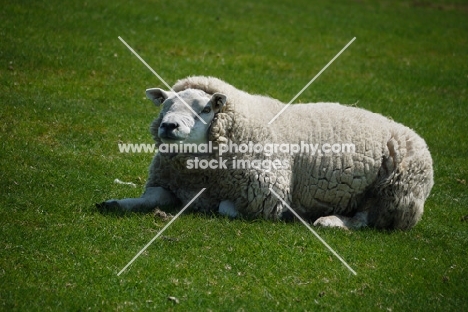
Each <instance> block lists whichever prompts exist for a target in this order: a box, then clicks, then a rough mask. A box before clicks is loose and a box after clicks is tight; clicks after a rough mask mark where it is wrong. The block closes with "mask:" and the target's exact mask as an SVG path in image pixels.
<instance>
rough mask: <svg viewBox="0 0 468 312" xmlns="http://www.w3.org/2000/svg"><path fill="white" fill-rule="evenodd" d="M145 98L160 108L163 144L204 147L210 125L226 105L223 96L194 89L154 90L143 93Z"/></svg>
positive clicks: (159, 131)
mask: <svg viewBox="0 0 468 312" xmlns="http://www.w3.org/2000/svg"><path fill="white" fill-rule="evenodd" d="M146 96H147V97H148V98H149V99H150V100H152V101H153V102H154V103H155V104H156V105H157V106H159V105H161V104H162V105H163V107H162V109H161V112H160V115H159V119H160V120H161V122H160V124H159V128H158V137H159V138H160V140H161V141H162V142H163V143H175V142H183V143H195V144H202V143H207V142H208V131H209V128H210V125H211V122H212V120H213V118H214V116H215V115H216V114H217V113H218V112H219V111H220V110H221V108H222V107H223V105H224V104H225V103H226V96H225V95H224V94H220V93H215V94H213V95H209V94H207V93H205V92H203V91H201V90H195V89H187V90H184V91H181V92H178V93H175V92H169V91H164V90H162V89H159V88H153V89H148V90H146ZM201 119H202V120H203V121H204V122H202V121H201Z"/></svg>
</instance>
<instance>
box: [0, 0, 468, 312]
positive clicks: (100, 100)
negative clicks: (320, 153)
mask: <svg viewBox="0 0 468 312" xmlns="http://www.w3.org/2000/svg"><path fill="white" fill-rule="evenodd" d="M467 17H468V4H466V2H464V1H455V0H454V1H436V2H431V1H383V0H382V1H367V0H362V1H344V0H343V1H341V0H339V1H313V2H312V1H306V0H293V1H287V2H286V1H279V0H269V1H266V0H260V1H244V0H239V1H230V2H227V1H225V2H224V3H222V2H220V1H200V0H194V1H179V0H174V1H149V0H147V1H121V0H112V1H110V0H105V1H57V0H49V1H21V0H20V1H10V2H7V1H2V5H1V8H0V20H1V21H2V22H1V24H0V25H1V26H0V38H1V39H0V101H1V105H2V106H1V110H0V127H1V131H0V142H1V148H0V183H1V187H0V189H1V192H0V235H1V240H0V310H3V311H15V310H18V311H48V310H52V311H85V310H92V311H109V310H110V311H114V310H117V311H142V310H156V311H165V310H173V311H315V310H321V311H339V310H340V311H425V312H426V311H466V310H468V263H467V259H468V221H467V219H468V217H467V215H468V208H467V207H468V185H467V182H466V181H467V180H468V162H467V160H468V143H467V141H468V140H467V134H468V122H467V120H468V94H467V93H468V92H467V90H468V23H467ZM118 36H121V37H122V38H123V39H124V40H126V41H127V42H128V43H129V44H130V45H131V46H132V47H133V48H134V49H135V50H136V51H137V52H138V53H139V54H140V55H141V56H142V57H143V58H144V59H145V60H146V61H147V62H148V63H149V64H150V65H151V66H152V67H153V68H154V69H155V70H156V71H157V72H158V73H159V74H160V75H161V76H162V77H163V78H164V79H165V80H166V81H167V82H168V83H169V84H173V83H174V82H175V81H176V80H177V79H180V78H183V77H186V76H188V75H210V76H215V77H219V78H221V79H223V80H225V81H227V82H229V83H231V84H233V85H234V86H236V87H238V88H239V89H243V90H245V91H248V92H250V93H256V94H265V95H269V96H272V97H275V98H278V99H280V100H282V101H284V102H288V101H289V100H290V99H291V98H293V96H294V95H296V93H297V92H298V91H299V90H301V89H302V87H303V86H304V85H305V84H306V83H307V82H308V81H309V80H310V79H311V78H312V77H314V76H315V75H316V74H317V73H318V72H319V71H320V70H321V69H322V68H323V66H325V65H326V64H327V63H328V62H329V60H330V59H332V58H333V57H334V56H335V54H336V53H337V52H338V51H340V50H341V49H342V48H343V47H344V46H345V45H346V43H348V42H349V41H350V40H351V39H352V38H353V37H356V38H357V39H356V41H355V42H354V43H353V44H352V45H351V46H350V47H349V48H348V49H347V50H346V51H345V52H344V53H343V54H342V55H341V56H340V57H339V58H338V59H337V60H336V61H335V62H334V63H333V64H332V65H331V66H330V67H329V68H328V69H327V70H326V71H325V72H324V73H323V74H322V75H321V76H320V77H319V78H318V79H317V80H316V81H315V82H314V83H313V84H312V85H311V86H310V87H309V88H308V89H307V90H306V91H305V92H304V93H303V94H302V95H301V97H300V98H299V99H298V100H297V102H318V101H333V102H341V103H349V104H354V103H357V104H356V105H357V106H359V107H363V108H366V109H369V110H372V111H374V112H378V113H381V114H383V115H386V116H389V117H391V118H393V119H394V120H396V121H398V122H401V123H403V124H405V125H407V126H409V127H411V128H413V129H415V130H416V131H417V132H418V133H419V134H420V135H421V136H422V137H424V138H425V139H426V141H427V143H428V145H429V147H430V150H431V152H432V155H433V160H434V171H435V186H434V188H433V191H432V194H431V196H430V197H429V199H428V201H427V203H426V206H425V214H424V216H423V220H422V221H421V222H420V223H419V224H418V225H417V226H416V227H415V228H413V229H412V230H411V231H408V232H382V231H376V230H372V229H364V230H360V231H354V232H347V231H342V230H336V229H317V232H318V233H319V235H320V236H321V237H322V238H323V239H324V240H325V241H327V242H328V244H329V245H331V246H332V247H333V248H334V249H335V250H336V251H337V252H338V253H339V254H340V255H341V256H342V257H343V258H344V259H345V260H346V261H347V262H348V263H349V264H350V266H351V267H352V268H353V269H354V270H356V271H357V276H354V275H352V274H351V273H350V272H349V271H348V270H347V269H346V268H345V267H344V266H343V265H342V264H341V263H340V262H339V261H338V260H337V259H336V258H335V257H333V255H332V254H331V253H330V252H329V251H328V250H327V249H326V248H325V247H324V246H323V245H322V244H321V243H320V242H319V241H318V240H317V239H316V238H315V237H314V236H313V235H312V234H311V233H310V232H309V231H308V230H307V229H306V228H305V227H304V226H303V225H302V224H300V223H282V222H277V223H273V222H266V221H261V220H258V221H245V220H233V221H231V220H228V219H225V218H221V217H217V216H206V215H198V214H190V213H187V214H183V215H182V216H181V217H180V218H179V219H177V220H176V221H175V223H174V224H173V225H172V226H171V227H169V229H168V230H167V231H166V232H165V233H164V234H163V237H162V238H161V239H158V240H156V241H155V242H154V243H153V244H152V245H151V246H150V247H149V248H148V249H147V250H146V251H145V252H144V253H143V254H142V255H141V256H140V257H139V258H138V259H137V260H136V261H135V262H134V263H133V264H132V266H131V267H130V268H129V270H127V271H126V272H124V273H123V274H122V275H120V276H117V273H118V272H119V271H120V270H121V269H122V268H123V267H124V266H125V264H127V263H128V261H130V260H131V259H132V257H133V256H134V255H135V254H136V253H137V252H138V251H139V250H140V249H141V248H142V247H143V246H144V245H145V244H146V243H147V242H149V241H150V240H151V238H153V237H154V235H156V233H157V232H158V231H159V230H160V229H161V228H162V227H163V226H164V225H165V222H163V221H161V220H158V219H155V218H154V216H153V215H151V214H148V215H141V214H127V215H123V216H119V215H115V214H100V213H99V212H98V211H97V210H96V208H95V206H94V203H96V202H100V201H102V200H105V199H109V198H123V197H135V196H139V195H140V194H141V192H142V190H143V187H144V183H145V180H146V175H147V168H148V166H149V163H150V161H151V158H152V155H151V154H122V153H120V152H119V150H118V142H128V143H130V142H131V143H151V137H150V134H149V131H148V128H149V124H150V123H151V121H152V119H153V118H154V117H155V116H157V114H158V110H157V108H155V107H154V105H152V104H151V103H150V101H148V100H146V99H145V94H144V90H145V89H146V88H148V87H163V85H162V84H161V83H160V82H159V80H158V79H157V78H156V77H155V76H154V75H153V74H152V73H151V72H150V71H149V70H148V69H147V68H145V67H144V65H143V64H142V63H141V62H140V61H139V60H138V59H137V58H136V57H135V56H134V55H132V54H131V53H130V52H129V51H128V49H127V48H126V47H125V46H124V45H123V44H122V43H121V42H120V41H119V40H118ZM115 178H118V179H120V180H123V181H131V182H134V183H136V184H137V185H138V187H137V188H131V187H129V186H127V185H119V184H114V183H113V181H114V179H115ZM169 297H175V298H177V301H178V302H176V300H171V299H169Z"/></svg>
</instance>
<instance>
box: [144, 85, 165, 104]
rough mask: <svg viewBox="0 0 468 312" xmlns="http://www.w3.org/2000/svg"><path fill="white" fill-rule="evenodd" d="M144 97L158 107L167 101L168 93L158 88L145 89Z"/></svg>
mask: <svg viewBox="0 0 468 312" xmlns="http://www.w3.org/2000/svg"><path fill="white" fill-rule="evenodd" d="M146 97H147V98H148V99H150V100H151V101H153V103H154V104H155V105H156V106H159V105H161V104H162V103H164V101H165V100H167V98H168V97H169V93H168V92H166V91H164V90H163V89H159V88H152V89H146Z"/></svg>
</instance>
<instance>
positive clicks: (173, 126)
mask: <svg viewBox="0 0 468 312" xmlns="http://www.w3.org/2000/svg"><path fill="white" fill-rule="evenodd" d="M160 127H161V128H162V129H164V130H166V131H171V130H174V129H176V128H178V127H179V124H178V123H176V122H163V123H161V125H160Z"/></svg>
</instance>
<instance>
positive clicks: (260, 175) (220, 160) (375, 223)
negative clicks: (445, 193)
mask: <svg viewBox="0 0 468 312" xmlns="http://www.w3.org/2000/svg"><path fill="white" fill-rule="evenodd" d="M172 89H173V91H174V92H175V93H177V94H175V93H173V92H172V91H164V90H161V89H158V88H153V89H148V90H147V91H146V94H147V97H148V98H149V99H151V100H152V101H153V102H154V103H155V104H156V105H158V106H159V105H162V109H161V112H160V114H159V116H158V117H157V118H156V119H155V120H154V121H153V123H152V125H151V127H150V131H151V134H152V136H153V138H154V140H155V141H156V145H157V146H158V147H159V148H160V150H159V152H158V153H157V154H156V155H155V157H154V158H153V161H152V163H151V165H150V168H149V176H148V180H147V183H146V189H145V192H144V193H143V195H142V196H141V197H140V198H127V199H122V200H113V199H112V200H108V201H106V202H103V203H100V204H99V205H98V206H99V207H101V208H102V207H104V208H111V209H122V210H128V211H148V210H151V209H154V208H155V207H156V206H159V207H164V206H174V205H180V204H186V203H188V202H189V201H190V200H191V199H192V198H193V197H194V196H195V195H196V194H197V193H198V192H199V191H200V189H202V188H206V191H205V192H203V193H202V194H201V195H200V196H199V198H197V200H196V201H194V202H193V203H192V206H191V208H192V209H194V210H200V211H219V212H220V213H222V214H225V215H228V216H231V217H236V216H242V217H244V218H265V219H270V220H282V219H284V220H288V219H291V214H290V213H289V211H288V208H287V207H286V206H285V205H284V204H283V202H282V201H280V200H278V198H277V197H276V196H274V194H272V192H271V191H270V189H272V190H274V192H275V193H277V194H278V195H279V196H280V197H281V198H282V199H283V200H284V202H285V203H287V204H288V205H289V206H290V207H291V208H292V209H294V211H296V212H297V213H298V214H299V215H300V216H301V217H303V218H305V219H307V220H308V221H310V222H311V223H313V224H314V225H315V226H330V227H341V228H345V229H356V228H360V227H363V226H370V227H374V228H378V229H390V230H408V229H410V228H412V227H413V226H414V225H415V224H416V223H417V222H418V221H419V220H420V219H421V216H422V214H423V210H424V202H425V200H426V199H427V197H428V196H429V194H430V191H431V189H432V186H433V184H434V181H433V169H432V158H431V155H430V152H429V150H428V147H427V145H426V143H425V141H424V140H423V139H422V138H421V137H420V136H418V135H417V134H416V133H415V132H414V131H413V130H411V129H410V128H408V127H406V126H403V125H401V124H399V123H397V122H395V121H392V120H390V119H388V118H386V117H384V116H382V115H380V114H376V113H372V112H370V111H367V110H364V109H362V108H356V107H351V106H346V105H341V104H338V103H311V104H295V105H291V106H289V107H288V108H287V109H286V110H285V111H284V112H283V113H282V114H281V115H279V117H278V118H277V119H276V120H275V121H274V122H272V123H271V124H268V122H269V121H270V120H272V118H273V117H274V116H275V115H276V114H277V113H278V112H279V111H281V109H282V108H284V106H285V104H284V103H282V102H280V101H278V100H275V99H272V98H270V97H266V96H261V95H251V94H249V93H247V92H244V91H241V90H238V89H237V88H235V87H234V86H232V85H230V84H228V83H226V82H224V81H222V80H220V79H217V78H213V77H203V76H194V77H188V78H185V79H182V80H179V81H178V82H177V83H176V84H175V85H174V86H173V88H172ZM182 100H183V101H185V102H186V103H188V104H189V106H190V107H187V106H186V105H185V104H184V103H183V101H182ZM201 119H203V120H204V121H205V122H206V124H204V123H203V122H202V121H201ZM171 143H177V144H179V145H180V149H182V147H184V146H188V144H192V143H194V144H205V145H206V144H209V146H210V147H212V149H211V150H210V151H209V152H206V153H198V154H196V153H184V152H179V151H177V152H175V151H172V153H171V152H170V151H166V152H162V151H161V148H162V147H167V145H169V144H171ZM242 144H243V147H244V150H243V151H240V150H239V149H236V148H235V147H236V146H237V147H239V146H241V145H242ZM246 146H248V147H249V150H248V151H247V152H246V151H245V147H246ZM267 146H268V147H269V148H268V149H267V148H266V147H267ZM342 146H345V147H346V146H352V147H354V149H350V150H341V149H337V148H335V147H342ZM252 147H255V148H257V149H256V150H252ZM261 147H264V148H263V149H261ZM288 147H291V148H288ZM292 147H294V151H292ZM297 147H301V150H300V151H298V150H297ZM306 147H307V149H306ZM324 147H327V148H326V149H325V148H324ZM332 149H333V150H332ZM195 160H196V162H194V161H195ZM202 161H205V162H204V164H208V163H209V162H210V161H211V164H215V165H216V164H217V165H219V166H220V167H216V168H213V167H207V166H205V167H204V168H202V167H201V166H199V167H197V166H194V164H201V163H203V162H202Z"/></svg>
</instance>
